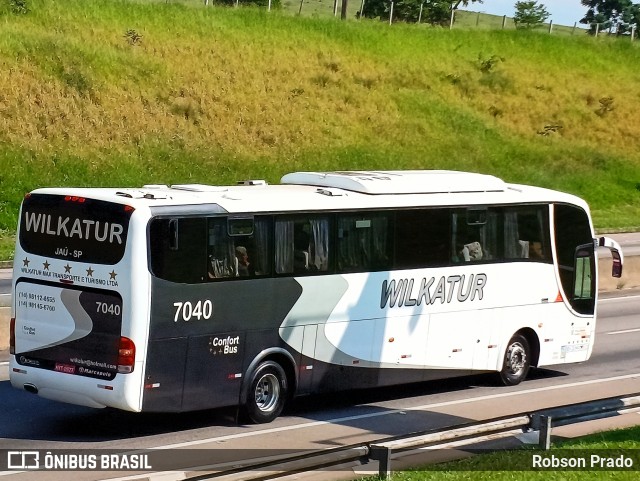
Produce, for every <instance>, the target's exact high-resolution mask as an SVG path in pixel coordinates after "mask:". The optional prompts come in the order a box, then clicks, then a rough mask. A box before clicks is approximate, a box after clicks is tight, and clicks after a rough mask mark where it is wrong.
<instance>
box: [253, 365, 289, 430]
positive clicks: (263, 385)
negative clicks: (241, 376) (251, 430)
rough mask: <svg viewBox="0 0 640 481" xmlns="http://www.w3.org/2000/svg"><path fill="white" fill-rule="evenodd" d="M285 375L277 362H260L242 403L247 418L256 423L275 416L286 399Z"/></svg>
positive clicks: (280, 410)
mask: <svg viewBox="0 0 640 481" xmlns="http://www.w3.org/2000/svg"><path fill="white" fill-rule="evenodd" d="M287 391H288V386H287V376H286V374H285V372H284V370H283V369H282V367H281V366H280V364H278V363H277V362H274V361H265V362H263V363H261V364H260V365H259V366H258V368H257V369H256V370H255V371H254V372H253V375H252V376H251V383H250V384H249V391H248V393H247V400H246V403H245V405H244V408H245V411H246V414H247V416H248V417H249V419H250V420H251V421H252V422H254V423H257V424H260V423H270V422H271V421H273V420H274V419H275V418H277V417H278V416H279V415H280V413H281V412H282V409H283V408H284V404H285V401H286V399H287Z"/></svg>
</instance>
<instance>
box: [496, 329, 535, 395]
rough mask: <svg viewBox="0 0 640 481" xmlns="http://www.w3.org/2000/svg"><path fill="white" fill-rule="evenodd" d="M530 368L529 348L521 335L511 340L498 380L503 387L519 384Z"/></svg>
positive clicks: (525, 339)
mask: <svg viewBox="0 0 640 481" xmlns="http://www.w3.org/2000/svg"><path fill="white" fill-rule="evenodd" d="M530 367H531V348H530V347H529V341H527V338H526V337H524V336H523V335H522V334H516V335H515V336H513V337H512V338H511V340H510V341H509V344H508V346H507V351H506V352H505V354H504V360H503V363H502V370H501V371H500V379H501V380H502V383H503V384H504V385H505V386H515V385H516V384H520V383H521V382H522V381H524V379H525V378H526V377H527V374H528V373H529V368H530Z"/></svg>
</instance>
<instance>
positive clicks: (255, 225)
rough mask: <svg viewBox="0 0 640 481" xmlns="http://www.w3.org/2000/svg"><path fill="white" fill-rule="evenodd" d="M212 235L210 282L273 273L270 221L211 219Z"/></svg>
mask: <svg viewBox="0 0 640 481" xmlns="http://www.w3.org/2000/svg"><path fill="white" fill-rule="evenodd" d="M208 232H209V235H208V242H207V250H208V267H207V268H208V277H209V279H211V280H214V279H223V278H231V277H256V276H267V275H269V274H271V267H270V262H269V260H270V257H271V255H270V251H271V249H270V243H271V240H270V239H271V220H270V218H268V217H256V218H255V219H254V218H236V219H234V218H229V219H227V218H210V219H209V227H208Z"/></svg>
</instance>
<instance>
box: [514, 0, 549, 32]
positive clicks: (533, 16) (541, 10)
mask: <svg viewBox="0 0 640 481" xmlns="http://www.w3.org/2000/svg"><path fill="white" fill-rule="evenodd" d="M515 9H516V13H515V15H514V16H513V21H514V22H515V24H516V28H534V27H537V26H538V25H542V24H543V23H544V22H545V21H546V20H547V18H549V12H547V8H546V7H545V6H544V5H542V4H540V5H538V2H537V1H527V2H516V4H515Z"/></svg>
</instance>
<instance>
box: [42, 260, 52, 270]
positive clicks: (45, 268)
mask: <svg viewBox="0 0 640 481" xmlns="http://www.w3.org/2000/svg"><path fill="white" fill-rule="evenodd" d="M50 265H51V264H49V261H44V262H43V263H42V267H44V270H45V271H48V270H49V266H50Z"/></svg>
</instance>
